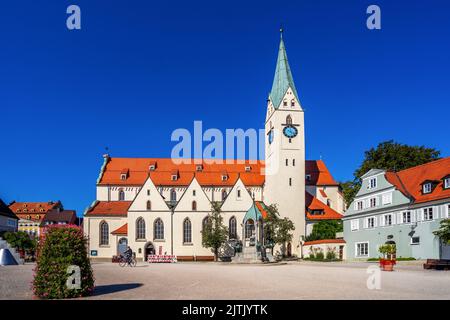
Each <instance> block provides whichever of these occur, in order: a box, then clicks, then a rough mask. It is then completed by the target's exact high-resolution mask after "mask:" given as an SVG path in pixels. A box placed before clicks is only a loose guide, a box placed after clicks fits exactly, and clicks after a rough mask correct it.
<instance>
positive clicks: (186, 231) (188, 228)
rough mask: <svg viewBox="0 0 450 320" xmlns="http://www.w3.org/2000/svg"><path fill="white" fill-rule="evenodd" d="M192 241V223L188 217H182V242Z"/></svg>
mask: <svg viewBox="0 0 450 320" xmlns="http://www.w3.org/2000/svg"><path fill="white" fill-rule="evenodd" d="M191 242H192V224H191V220H189V218H186V219H184V221H183V243H191Z"/></svg>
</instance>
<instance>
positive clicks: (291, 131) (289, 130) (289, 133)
mask: <svg viewBox="0 0 450 320" xmlns="http://www.w3.org/2000/svg"><path fill="white" fill-rule="evenodd" d="M283 134H284V135H285V136H286V137H288V138H294V137H296V136H297V134H298V130H297V128H296V127H294V126H286V127H284V129H283Z"/></svg>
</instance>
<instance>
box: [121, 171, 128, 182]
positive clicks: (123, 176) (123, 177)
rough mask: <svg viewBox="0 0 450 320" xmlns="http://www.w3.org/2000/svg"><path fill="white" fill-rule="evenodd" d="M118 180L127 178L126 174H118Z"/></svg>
mask: <svg viewBox="0 0 450 320" xmlns="http://www.w3.org/2000/svg"><path fill="white" fill-rule="evenodd" d="M120 180H122V181H123V180H127V175H126V174H124V173H122V174H121V175H120Z"/></svg>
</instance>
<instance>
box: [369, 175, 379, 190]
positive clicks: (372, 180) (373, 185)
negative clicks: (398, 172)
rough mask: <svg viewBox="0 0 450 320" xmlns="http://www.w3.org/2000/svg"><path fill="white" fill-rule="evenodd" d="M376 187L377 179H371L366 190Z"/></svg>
mask: <svg viewBox="0 0 450 320" xmlns="http://www.w3.org/2000/svg"><path fill="white" fill-rule="evenodd" d="M376 187H377V178H371V179H370V180H369V183H368V185H367V189H374V188H376Z"/></svg>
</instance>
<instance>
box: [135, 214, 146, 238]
mask: <svg viewBox="0 0 450 320" xmlns="http://www.w3.org/2000/svg"><path fill="white" fill-rule="evenodd" d="M136 239H141V240H142V239H145V221H144V219H142V218H138V219H137V220H136Z"/></svg>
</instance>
